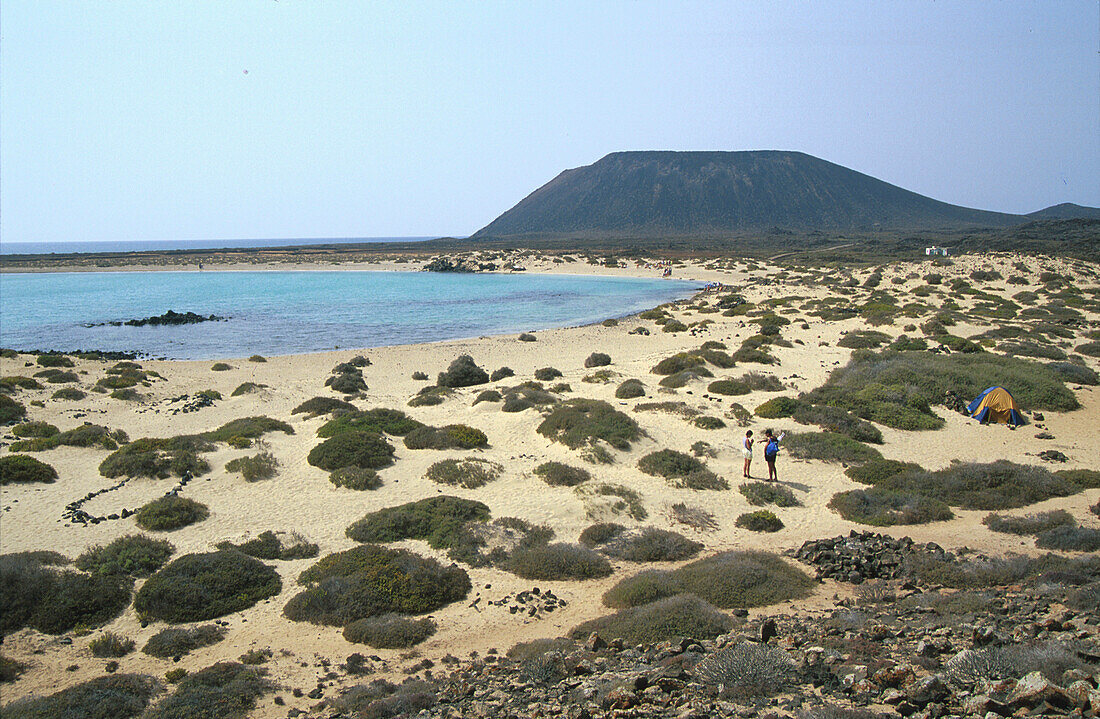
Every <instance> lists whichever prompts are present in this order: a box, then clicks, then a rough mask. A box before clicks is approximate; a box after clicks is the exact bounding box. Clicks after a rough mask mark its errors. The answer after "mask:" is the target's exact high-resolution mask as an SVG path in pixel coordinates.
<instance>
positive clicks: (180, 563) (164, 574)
mask: <svg viewBox="0 0 1100 719" xmlns="http://www.w3.org/2000/svg"><path fill="white" fill-rule="evenodd" d="M282 586H283V583H282V580H281V579H279V574H278V572H276V571H275V570H274V569H272V568H271V567H269V566H267V565H266V564H264V563H263V562H261V561H259V560H258V559H255V558H253V557H250V556H248V555H247V554H244V553H243V552H239V551H236V550H232V549H229V550H219V551H217V552H208V553H205V554H186V555H184V556H182V557H179V558H178V559H174V560H172V561H171V562H169V563H168V564H167V565H166V566H165V567H163V568H162V569H160V570H159V571H158V572H157V573H156V574H154V575H153V576H151V577H149V579H147V580H146V581H145V584H143V585H142V586H141V589H140V590H138V593H137V595H136V596H135V597H134V609H135V610H137V613H138V616H141V617H145V618H148V619H160V620H163V621H165V622H168V623H170V624H182V623H187V622H201V621H205V620H208V619H217V618H218V617H223V616H225V615H226V614H232V613H233V612H239V611H241V610H242V609H247V608H248V607H251V606H252V605H253V604H255V603H256V602H258V601H260V600H261V599H267V598H268V597H272V596H274V595H276V594H278V593H279V592H280V591H281V590H282Z"/></svg>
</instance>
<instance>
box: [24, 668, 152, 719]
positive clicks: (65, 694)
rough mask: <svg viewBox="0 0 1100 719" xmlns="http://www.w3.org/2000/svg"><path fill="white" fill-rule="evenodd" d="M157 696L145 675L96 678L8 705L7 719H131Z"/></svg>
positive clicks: (113, 675)
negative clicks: (46, 694)
mask: <svg viewBox="0 0 1100 719" xmlns="http://www.w3.org/2000/svg"><path fill="white" fill-rule="evenodd" d="M156 693H157V682H156V680H154V679H153V678H152V677H150V676H146V675H144V674H112V675H110V676H105V677H96V678H95V679H91V680H89V681H86V682H83V683H81V684H77V685H76V686H73V687H69V688H68V689H63V690H61V691H59V692H56V693H54V694H50V695H48V696H44V697H36V696H27V697H23V698H22V699H18V700H16V701H13V702H10V703H8V704H6V705H4V719H58V718H63V719H130V717H137V716H138V715H140V714H141V713H142V712H143V711H145V708H146V707H147V706H149V702H150V701H151V700H152V698H153V696H155V695H156Z"/></svg>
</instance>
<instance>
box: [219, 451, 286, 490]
mask: <svg viewBox="0 0 1100 719" xmlns="http://www.w3.org/2000/svg"><path fill="white" fill-rule="evenodd" d="M278 467H279V462H278V461H277V460H276V459H275V455H273V454H272V453H271V452H268V451H266V450H265V451H263V452H260V453H259V454H254V455H252V456H251V457H237V458H236V459H231V460H229V461H228V462H226V464H225V471H226V472H240V473H241V476H242V477H244V481H246V482H257V481H259V480H261V479H271V478H272V477H274V476H275V471H276V469H278Z"/></svg>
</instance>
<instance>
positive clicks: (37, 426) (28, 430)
mask: <svg viewBox="0 0 1100 719" xmlns="http://www.w3.org/2000/svg"><path fill="white" fill-rule="evenodd" d="M11 433H12V434H14V435H15V436H16V437H52V436H54V435H55V434H60V432H59V431H58V429H57V427H55V426H53V425H52V424H50V423H49V422H24V423H23V424H17V425H15V426H14V427H12V428H11Z"/></svg>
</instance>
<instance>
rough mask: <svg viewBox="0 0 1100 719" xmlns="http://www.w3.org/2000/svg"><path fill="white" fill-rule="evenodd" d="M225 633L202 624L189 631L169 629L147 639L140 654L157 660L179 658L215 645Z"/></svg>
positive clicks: (177, 628)
mask: <svg viewBox="0 0 1100 719" xmlns="http://www.w3.org/2000/svg"><path fill="white" fill-rule="evenodd" d="M226 631H227V630H226V629H224V628H223V627H220V626H218V625H217V624H203V625H202V626H198V627H193V628H191V629H185V628H183V627H169V628H168V629H162V630H160V631H159V632H157V633H156V634H154V635H153V636H151V637H149V641H148V642H146V643H145V646H144V647H142V648H141V652H142V654H148V655H149V656H151V657H157V658H159V659H170V658H173V657H181V656H183V655H185V654H190V653H191V652H193V651H195V650H196V649H200V648H202V647H208V646H210V645H212V644H217V643H218V642H220V641H221V640H223V639H225V635H226Z"/></svg>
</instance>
